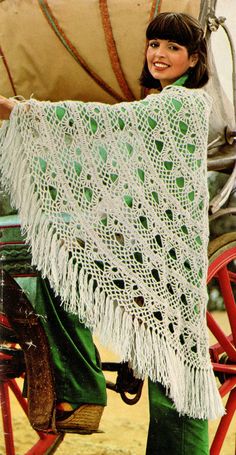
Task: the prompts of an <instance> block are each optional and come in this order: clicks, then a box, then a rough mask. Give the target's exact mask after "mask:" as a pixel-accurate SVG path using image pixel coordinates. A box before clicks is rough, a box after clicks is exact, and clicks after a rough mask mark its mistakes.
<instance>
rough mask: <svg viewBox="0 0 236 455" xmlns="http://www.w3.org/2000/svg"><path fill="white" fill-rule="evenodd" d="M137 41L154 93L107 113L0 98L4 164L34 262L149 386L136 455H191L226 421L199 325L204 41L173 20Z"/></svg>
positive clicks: (204, 201)
mask: <svg viewBox="0 0 236 455" xmlns="http://www.w3.org/2000/svg"><path fill="white" fill-rule="evenodd" d="M147 40H148V47H147V54H146V62H145V65H144V69H143V72H142V75H141V84H142V85H144V87H147V88H158V89H160V90H161V93H160V94H159V95H156V94H153V95H149V96H148V97H147V98H145V100H142V101H139V102H134V103H121V104H117V105H114V106H107V105H103V104H100V103H81V102H63V103H39V102H35V101H33V100H31V101H29V102H25V103H20V104H17V105H16V106H15V102H14V101H12V100H5V99H3V100H1V104H0V116H1V118H2V119H8V118H9V116H10V117H11V118H10V123H9V124H8V123H7V124H5V125H4V126H3V129H2V134H1V143H2V156H3V159H2V163H1V165H2V169H3V175H4V181H5V185H6V186H8V187H10V189H11V191H12V193H13V198H14V201H15V204H16V206H17V208H19V210H20V216H21V219H22V223H23V225H24V226H26V228H27V236H28V240H29V241H30V242H31V246H32V256H33V260H34V261H35V263H37V265H38V267H39V268H40V269H41V270H42V271H43V273H45V274H47V276H48V277H49V280H50V283H51V285H52V286H53V287H54V289H55V290H56V292H57V293H59V294H60V295H61V296H62V299H63V301H64V302H65V307H66V308H69V309H70V310H71V311H73V312H77V313H78V315H79V317H80V318H81V319H82V320H83V321H84V322H85V323H86V325H88V326H89V327H90V328H93V329H94V330H96V331H98V332H99V333H100V334H101V336H102V339H103V341H105V342H106V343H113V345H114V346H115V347H116V349H117V350H118V352H119V353H120V354H121V357H122V358H123V359H124V360H128V361H129V362H130V364H131V366H132V368H133V370H134V372H135V374H136V375H137V376H138V377H144V376H145V375H147V376H148V377H149V378H150V384H149V390H150V410H151V423H150V430H149V438H148V446H147V453H148V454H149V455H153V454H154V453H158V454H164V453H165V454H166V453H168V454H169V453H173V454H180V453H189V452H190V450H191V451H192V453H194V454H196V455H200V454H207V453H208V443H207V423H206V421H207V419H208V418H209V417H215V416H218V415H220V414H222V412H223V408H222V404H221V401H220V397H219V395H218V392H217V389H216V384H215V380H214V375H213V372H212V369H211V365H210V359H209V355H208V348H207V330H206V323H205V311H206V302H207V292H206V272H207V241H208V229H207V225H208V219H207V209H208V197H207V178H206V154H207V151H206V149H207V134H208V119H209V112H210V104H211V103H210V101H209V99H208V96H207V95H206V94H205V93H204V92H203V91H202V90H196V89H199V88H200V87H202V86H204V85H205V83H206V82H207V80H208V68H207V51H206V43H205V39H204V36H203V31H202V29H201V27H200V25H199V23H198V22H197V21H195V20H194V19H193V18H191V17H190V16H188V15H185V14H176V13H162V14H160V15H158V16H157V17H156V18H155V19H154V20H153V21H152V22H151V23H150V25H149V26H148V29H147ZM12 111H13V112H12ZM12 160H13V161H12ZM16 163H18V168H17V175H16V172H15V170H16ZM23 176H24V178H23ZM16 187H17V188H18V191H16V190H15V188H16ZM78 290H79V295H80V298H78ZM156 383H159V384H161V385H159V387H158V386H157V384H156ZM173 403H174V405H173ZM170 421H171V426H170ZM159 429H160V431H159V432H158V438H156V430H159Z"/></svg>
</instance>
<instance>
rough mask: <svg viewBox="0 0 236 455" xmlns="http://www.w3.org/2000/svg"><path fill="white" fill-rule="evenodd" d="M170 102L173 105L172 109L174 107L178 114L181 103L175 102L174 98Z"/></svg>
mask: <svg viewBox="0 0 236 455" xmlns="http://www.w3.org/2000/svg"><path fill="white" fill-rule="evenodd" d="M171 101H172V104H173V105H174V107H175V110H176V111H177V112H179V111H180V109H181V107H182V103H181V102H180V101H178V100H176V99H175V98H172V100H171Z"/></svg>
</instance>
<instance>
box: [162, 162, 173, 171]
mask: <svg viewBox="0 0 236 455" xmlns="http://www.w3.org/2000/svg"><path fill="white" fill-rule="evenodd" d="M164 166H165V168H166V169H167V171H171V170H172V168H173V163H172V161H164Z"/></svg>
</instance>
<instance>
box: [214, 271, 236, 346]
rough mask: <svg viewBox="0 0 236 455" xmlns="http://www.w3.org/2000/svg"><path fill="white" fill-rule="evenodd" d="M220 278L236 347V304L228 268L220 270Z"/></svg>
mask: <svg viewBox="0 0 236 455" xmlns="http://www.w3.org/2000/svg"><path fill="white" fill-rule="evenodd" d="M218 277H219V284H220V288H221V292H222V297H223V299H224V303H225V308H226V310H227V313H228V317H229V323H230V327H231V330H232V335H233V340H234V344H235V345H236V304H235V298H234V294H233V290H232V287H231V282H230V277H229V272H228V269H227V267H226V266H225V267H223V268H222V269H221V270H219V272H218Z"/></svg>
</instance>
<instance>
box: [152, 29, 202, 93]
mask: <svg viewBox="0 0 236 455" xmlns="http://www.w3.org/2000/svg"><path fill="white" fill-rule="evenodd" d="M197 61H198V56H197V54H193V55H190V56H189V55H188V50H187V48H186V47H185V46H181V45H180V44H177V43H175V42H173V41H169V40H164V39H158V38H157V39H152V40H150V41H149V42H148V49H147V65H148V69H149V72H150V73H151V75H152V77H154V79H158V80H159V81H160V84H161V86H162V88H164V87H166V86H167V85H170V84H172V83H173V82H175V81H176V80H177V79H178V78H179V77H180V76H182V75H183V74H184V73H186V71H187V70H188V69H189V68H190V67H194V66H195V65H196V63H197Z"/></svg>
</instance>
